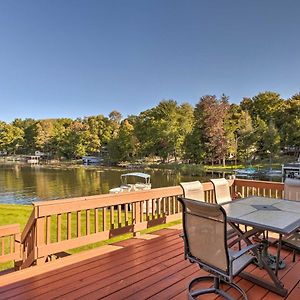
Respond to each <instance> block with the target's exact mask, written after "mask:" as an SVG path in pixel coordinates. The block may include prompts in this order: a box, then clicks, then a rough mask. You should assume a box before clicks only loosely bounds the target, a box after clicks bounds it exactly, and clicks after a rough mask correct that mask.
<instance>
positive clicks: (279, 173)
mask: <svg viewBox="0 0 300 300" xmlns="http://www.w3.org/2000/svg"><path fill="white" fill-rule="evenodd" d="M262 173H263V175H265V176H267V177H282V171H281V170H273V169H272V168H271V169H269V170H266V171H262Z"/></svg>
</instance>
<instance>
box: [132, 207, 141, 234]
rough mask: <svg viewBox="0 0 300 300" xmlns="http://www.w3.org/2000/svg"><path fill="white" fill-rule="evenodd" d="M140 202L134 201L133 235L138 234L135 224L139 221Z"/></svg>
mask: <svg viewBox="0 0 300 300" xmlns="http://www.w3.org/2000/svg"><path fill="white" fill-rule="evenodd" d="M141 204H142V202H135V203H134V206H135V207H134V208H135V209H134V227H133V228H134V230H133V236H139V235H140V232H139V229H138V227H139V226H137V225H138V224H139V223H141Z"/></svg>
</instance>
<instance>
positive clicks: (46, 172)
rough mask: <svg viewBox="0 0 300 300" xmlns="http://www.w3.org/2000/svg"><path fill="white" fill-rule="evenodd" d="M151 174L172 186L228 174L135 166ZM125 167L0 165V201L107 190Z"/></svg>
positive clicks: (155, 181) (159, 183) (20, 201)
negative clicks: (196, 174) (183, 172)
mask: <svg viewBox="0 0 300 300" xmlns="http://www.w3.org/2000/svg"><path fill="white" fill-rule="evenodd" d="M135 171H144V172H146V173H148V174H150V175H151V183H152V187H153V188H157V187H164V186H174V185H177V184H178V183H179V182H180V181H192V180H201V181H207V180H209V178H213V177H222V176H225V177H227V175H228V174H225V173H224V174H223V173H220V174H217V173H211V172H210V173H208V174H206V175H205V174H204V175H203V176H199V177H190V176H183V175H181V174H180V173H179V172H178V171H173V170H146V171H145V170H135ZM126 172H128V170H125V169H107V168H106V169H105V168H94V167H89V166H73V167H48V166H38V165H36V166H29V165H18V164H11V165H9V164H1V165H0V203H17V204H30V203H32V202H33V201H40V200H50V199H59V198H68V197H78V196H89V195H97V194H106V193H108V191H109V189H111V188H114V187H118V186H119V185H120V176H121V174H123V173H126Z"/></svg>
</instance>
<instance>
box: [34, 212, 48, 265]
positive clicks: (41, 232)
mask: <svg viewBox="0 0 300 300" xmlns="http://www.w3.org/2000/svg"><path fill="white" fill-rule="evenodd" d="M34 209H35V218H36V225H35V226H36V227H35V234H34V239H35V241H34V244H35V247H34V259H35V260H36V264H37V265H41V264H44V263H45V262H46V257H44V256H42V257H39V247H40V246H43V245H45V218H44V217H39V214H38V207H35V208H34Z"/></svg>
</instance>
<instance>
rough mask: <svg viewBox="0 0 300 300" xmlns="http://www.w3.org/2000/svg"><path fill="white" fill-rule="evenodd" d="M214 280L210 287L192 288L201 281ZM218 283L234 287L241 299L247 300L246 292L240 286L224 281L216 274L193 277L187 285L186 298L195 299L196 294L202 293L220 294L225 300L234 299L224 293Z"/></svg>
mask: <svg viewBox="0 0 300 300" xmlns="http://www.w3.org/2000/svg"><path fill="white" fill-rule="evenodd" d="M211 280H213V281H214V285H213V287H211V288H206V289H199V290H194V291H193V290H192V288H193V286H194V285H195V284H196V283H198V282H201V281H211ZM220 283H224V284H227V285H229V286H230V287H232V288H234V289H235V290H236V291H238V292H239V293H240V295H241V296H242V299H244V300H248V298H247V295H246V293H245V292H244V290H243V289H242V288H240V287H239V286H238V285H237V284H235V283H233V282H231V283H229V282H226V281H223V280H221V279H220V278H219V277H217V276H203V277H198V278H195V279H193V280H192V281H191V282H190V284H189V287H188V293H189V294H188V298H189V300H195V299H196V297H197V296H200V295H204V294H216V295H220V296H222V297H223V298H224V299H227V300H234V299H235V298H233V297H232V296H231V295H230V294H228V293H226V292H225V291H224V290H222V289H220Z"/></svg>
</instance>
